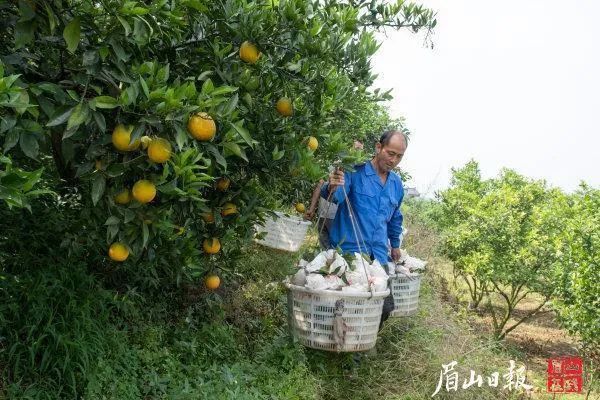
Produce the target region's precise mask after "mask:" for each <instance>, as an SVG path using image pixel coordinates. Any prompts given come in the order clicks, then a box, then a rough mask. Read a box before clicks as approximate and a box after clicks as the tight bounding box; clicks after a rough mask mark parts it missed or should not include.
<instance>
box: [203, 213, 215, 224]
mask: <svg viewBox="0 0 600 400" xmlns="http://www.w3.org/2000/svg"><path fill="white" fill-rule="evenodd" d="M200 216H201V217H202V219H203V220H204V222H206V223H207V224H212V223H214V222H215V215H214V214H213V213H212V211H211V212H205V213H202V214H200Z"/></svg>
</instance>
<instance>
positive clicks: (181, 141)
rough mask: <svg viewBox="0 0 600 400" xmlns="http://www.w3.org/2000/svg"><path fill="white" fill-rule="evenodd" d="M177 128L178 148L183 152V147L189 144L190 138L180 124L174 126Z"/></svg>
mask: <svg viewBox="0 0 600 400" xmlns="http://www.w3.org/2000/svg"><path fill="white" fill-rule="evenodd" d="M174 126H175V142H176V143H177V147H178V148H179V151H181V150H183V147H184V146H185V145H186V144H187V142H188V139H189V136H188V134H187V131H186V130H185V129H183V128H182V127H181V125H179V124H178V123H176V124H174Z"/></svg>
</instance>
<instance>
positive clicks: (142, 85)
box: [140, 76, 150, 99]
mask: <svg viewBox="0 0 600 400" xmlns="http://www.w3.org/2000/svg"><path fill="white" fill-rule="evenodd" d="M140 86H141V87H142V90H143V91H144V94H145V95H146V98H147V99H149V98H150V91H149V90H148V84H147V83H146V81H145V80H144V78H142V77H141V76H140Z"/></svg>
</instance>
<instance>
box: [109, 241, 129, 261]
mask: <svg viewBox="0 0 600 400" xmlns="http://www.w3.org/2000/svg"><path fill="white" fill-rule="evenodd" d="M108 257H110V259H111V260H113V261H119V262H121V261H125V260H127V257H129V249H127V247H126V246H125V245H124V244H123V243H120V242H115V243H113V244H111V245H110V247H109V248H108Z"/></svg>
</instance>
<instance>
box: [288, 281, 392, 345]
mask: <svg viewBox="0 0 600 400" xmlns="http://www.w3.org/2000/svg"><path fill="white" fill-rule="evenodd" d="M286 286H287V288H288V319H289V321H288V322H289V326H290V330H291V331H292V334H293V335H294V337H295V338H296V339H297V340H298V341H299V342H300V343H301V344H302V345H304V346H306V347H310V348H313V349H318V350H325V351H336V352H352V351H365V350H369V349H371V348H373V347H374V346H375V342H376V341H377V332H378V331H379V323H380V320H381V312H382V309H383V300H384V299H385V298H386V297H387V296H388V295H389V293H390V291H389V290H386V291H384V292H375V293H373V294H372V295H371V293H370V292H366V293H344V292H341V291H333V290H311V289H308V288H305V287H302V286H296V285H292V284H289V283H288V284H286ZM338 300H343V310H342V314H341V316H342V319H343V321H344V323H345V326H346V329H345V337H344V339H343V341H342V343H337V342H336V340H335V338H334V332H333V325H334V319H335V315H334V312H335V309H336V302H337V301H338Z"/></svg>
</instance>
